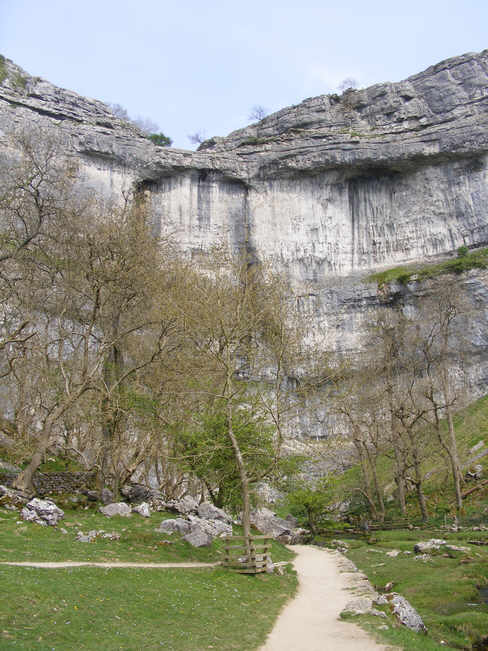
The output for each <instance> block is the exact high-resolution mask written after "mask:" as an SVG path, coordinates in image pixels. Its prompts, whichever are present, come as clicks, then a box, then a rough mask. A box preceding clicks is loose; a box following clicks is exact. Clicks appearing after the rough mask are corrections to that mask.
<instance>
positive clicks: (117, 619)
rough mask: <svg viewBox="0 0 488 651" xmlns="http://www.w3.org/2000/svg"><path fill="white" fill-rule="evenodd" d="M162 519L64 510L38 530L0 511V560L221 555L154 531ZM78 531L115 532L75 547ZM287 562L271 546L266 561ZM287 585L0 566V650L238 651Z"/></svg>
mask: <svg viewBox="0 0 488 651" xmlns="http://www.w3.org/2000/svg"><path fill="white" fill-rule="evenodd" d="M168 517H170V516H169V515H168V514H163V513H156V514H153V515H152V516H151V518H141V517H140V516H138V515H137V514H133V515H132V516H131V517H130V518H121V517H114V518H111V519H108V518H105V516H103V515H101V514H100V513H98V512H95V511H81V512H80V511H71V512H69V511H67V512H66V516H65V519H64V520H63V521H62V522H61V523H60V525H59V526H58V527H41V526H39V525H36V524H32V523H24V522H22V523H20V524H17V522H18V520H19V517H18V513H17V512H12V511H6V510H4V509H0V518H1V519H0V560H2V561H22V560H23V561H27V560H33V561H34V560H36V561H42V560H50V561H62V560H65V561H66V560H79V561H82V560H84V561H119V560H120V561H133V562H143V561H151V562H183V561H218V560H219V559H220V558H221V557H222V555H223V549H222V547H223V542H222V541H220V540H216V541H214V543H213V545H212V546H211V547H209V548H200V549H197V548H193V547H191V546H190V545H189V544H188V543H186V542H184V541H182V540H181V539H180V537H179V536H178V535H177V534H173V535H166V534H161V533H156V532H155V531H154V529H155V528H156V527H157V526H158V524H159V523H160V522H161V520H163V519H166V518H168ZM62 526H63V527H64V528H66V530H67V531H68V533H67V534H63V533H62V532H61V530H60V529H61V527H62ZM78 529H81V530H83V531H84V532H85V533H86V532H87V531H88V530H90V529H104V530H105V531H118V532H120V533H121V539H120V540H119V541H108V540H99V541H95V542H92V543H79V542H77V541H76V540H75V537H76V531H77V530H78ZM235 529H236V531H235V533H236V534H237V533H238V528H237V527H236V528H235ZM165 541H166V542H165ZM173 541H174V542H173ZM292 557H293V554H292V553H291V552H289V551H288V550H287V549H286V548H285V547H283V546H282V545H280V544H278V543H274V544H273V548H272V558H273V560H274V561H279V560H289V559H291V558H292ZM296 583H297V581H296V576H295V574H294V572H292V571H291V570H287V571H286V572H285V574H284V575H283V576H278V575H258V576H246V575H240V574H234V573H232V572H229V571H226V570H224V569H221V568H215V569H202V570H197V569H191V570H184V569H175V570H171V569H165V570H151V569H110V570H104V569H99V568H70V569H60V570H41V569H34V568H19V567H7V566H0V585H1V586H2V601H1V606H0V648H1V649H70V648H80V649H100V648H103V649H134V650H135V649H142V648H144V649H159V648H163V649H172V650H175V651H176V650H178V651H179V650H181V651H183V650H188V651H190V650H192V651H193V650H195V649H209V648H210V649H216V650H221V651H223V650H227V649H241V650H242V651H244V650H246V651H247V650H250V649H255V648H258V647H259V646H260V645H261V644H262V643H263V641H264V639H265V637H266V635H267V633H268V632H269V631H270V629H271V628H272V625H273V622H274V619H275V618H276V616H277V614H278V612H279V611H280V609H281V607H282V606H283V604H284V603H285V602H286V601H287V599H289V598H290V597H291V596H292V595H293V594H294V592H295V590H296Z"/></svg>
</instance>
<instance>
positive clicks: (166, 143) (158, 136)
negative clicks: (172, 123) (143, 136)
mask: <svg viewBox="0 0 488 651" xmlns="http://www.w3.org/2000/svg"><path fill="white" fill-rule="evenodd" d="M148 138H149V140H152V142H153V143H154V144H155V145H159V146H160V147H171V145H172V143H173V141H172V140H171V138H169V137H168V136H165V135H164V133H150V134H149V136H148Z"/></svg>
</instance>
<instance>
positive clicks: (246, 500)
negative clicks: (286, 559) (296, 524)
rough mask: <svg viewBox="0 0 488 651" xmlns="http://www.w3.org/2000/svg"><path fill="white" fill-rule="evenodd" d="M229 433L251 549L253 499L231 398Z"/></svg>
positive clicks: (229, 402) (245, 526)
mask: <svg viewBox="0 0 488 651" xmlns="http://www.w3.org/2000/svg"><path fill="white" fill-rule="evenodd" d="M227 435H228V437H229V439H230V442H231V445H232V449H233V450H234V456H235V460H236V464H237V468H238V470H239V478H240V481H241V496H242V528H243V533H244V538H245V541H246V550H247V551H248V553H249V551H250V536H251V499H250V493H249V479H248V476H247V472H246V466H245V464H244V459H243V458H242V453H241V449H240V447H239V442H238V441H237V439H236V437H235V434H234V429H233V426H232V404H231V401H230V399H228V400H227Z"/></svg>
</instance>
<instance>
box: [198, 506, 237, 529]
mask: <svg viewBox="0 0 488 651" xmlns="http://www.w3.org/2000/svg"><path fill="white" fill-rule="evenodd" d="M197 513H198V516H199V517H200V518H204V519H205V520H220V521H222V522H228V523H229V524H231V523H232V518H231V516H230V515H229V514H228V513H226V512H225V511H223V510H222V509H219V508H218V507H217V506H214V505H213V504H210V502H203V503H202V504H199V505H198V509H197Z"/></svg>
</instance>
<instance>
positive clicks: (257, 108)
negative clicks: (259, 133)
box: [249, 104, 268, 122]
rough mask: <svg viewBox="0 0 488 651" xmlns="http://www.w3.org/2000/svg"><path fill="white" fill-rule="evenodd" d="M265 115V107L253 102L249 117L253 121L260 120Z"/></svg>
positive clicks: (266, 113)
mask: <svg viewBox="0 0 488 651" xmlns="http://www.w3.org/2000/svg"><path fill="white" fill-rule="evenodd" d="M267 115H268V110H267V109H265V108H264V106H262V105H261V104H255V105H254V106H253V107H252V109H251V111H250V113H249V119H250V120H252V121H253V122H260V121H261V120H264V118H265V117H266V116H267Z"/></svg>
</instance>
